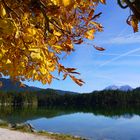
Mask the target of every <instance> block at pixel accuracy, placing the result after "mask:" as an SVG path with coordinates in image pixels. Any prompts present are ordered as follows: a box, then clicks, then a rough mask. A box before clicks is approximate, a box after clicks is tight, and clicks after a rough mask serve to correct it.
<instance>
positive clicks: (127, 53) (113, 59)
mask: <svg viewBox="0 0 140 140" xmlns="http://www.w3.org/2000/svg"><path fill="white" fill-rule="evenodd" d="M138 51H140V48H136V49H133V50H130V51H128V52H126V53H123V54H121V55H119V56H116V57H114V58H112V59H111V60H109V61H106V62H104V63H102V64H101V65H100V66H99V67H103V66H105V65H107V64H109V63H112V62H114V61H116V60H118V59H120V58H122V57H124V56H128V55H130V54H132V53H135V52H138Z"/></svg>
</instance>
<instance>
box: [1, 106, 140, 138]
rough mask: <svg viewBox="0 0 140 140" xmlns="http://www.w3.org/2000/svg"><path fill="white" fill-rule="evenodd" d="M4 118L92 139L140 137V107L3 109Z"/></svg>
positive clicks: (38, 128) (2, 118) (39, 128)
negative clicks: (116, 108) (88, 109)
mask: <svg viewBox="0 0 140 140" xmlns="http://www.w3.org/2000/svg"><path fill="white" fill-rule="evenodd" d="M0 112H1V114H0V119H1V120H6V121H8V122H16V123H21V122H29V123H31V124H32V125H33V126H34V127H35V128H36V129H37V130H47V131H50V132H55V133H64V134H71V135H78V136H82V137H85V138H88V139H89V140H140V116H139V114H140V111H139V110H135V109H134V110H130V109H129V110H123V109H121V110H113V109H112V110H104V109H101V110H99V109H95V110H92V111H91V110H90V111H87V110H84V111H81V110H79V111H78V110H74V109H51V108H49V109H47V108H40V109H35V108H33V109H32V108H30V109H27V108H26V109H12V108H11V109H10V108H8V109H4V108H3V109H1V110H0Z"/></svg>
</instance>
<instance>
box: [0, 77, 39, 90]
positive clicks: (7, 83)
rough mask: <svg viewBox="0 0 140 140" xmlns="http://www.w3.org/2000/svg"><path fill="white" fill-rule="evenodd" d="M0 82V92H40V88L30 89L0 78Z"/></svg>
mask: <svg viewBox="0 0 140 140" xmlns="http://www.w3.org/2000/svg"><path fill="white" fill-rule="evenodd" d="M0 82H1V83H2V86H0V91H5V92H8V91H16V92H22V91H38V90H41V88H37V87H30V86H28V85H24V87H21V86H20V84H21V83H20V82H15V81H12V80H11V79H5V78H0Z"/></svg>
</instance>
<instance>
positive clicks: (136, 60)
mask: <svg viewBox="0 0 140 140" xmlns="http://www.w3.org/2000/svg"><path fill="white" fill-rule="evenodd" d="M96 12H97V13H98V12H102V15H101V17H100V19H99V20H98V21H99V22H100V23H101V24H102V25H103V26H104V31H103V32H100V33H97V34H96V35H95V39H94V40H93V41H87V43H89V44H91V45H86V44H82V45H76V46H75V49H76V51H75V52H73V53H72V54H71V55H69V56H68V57H67V58H66V59H65V60H63V65H65V66H67V67H74V68H77V71H78V72H80V73H81V75H80V76H79V78H82V79H83V80H84V81H85V84H84V85H83V86H81V87H80V86H78V85H77V84H75V83H74V82H73V81H71V80H70V79H69V78H67V79H66V80H65V81H63V80H60V81H58V80H54V81H53V82H52V83H51V85H42V84H41V83H40V82H27V81H26V82H25V84H28V85H30V86H36V87H41V88H53V89H60V90H66V91H75V92H80V93H85V92H86V93H89V92H92V91H94V90H102V89H104V88H105V87H107V86H109V85H118V86H121V85H130V86H131V87H133V88H135V87H138V86H140V33H133V29H132V28H131V27H130V26H129V25H127V23H126V19H127V17H128V16H129V14H130V11H129V9H125V10H124V9H121V8H120V7H119V6H118V5H117V0H116V1H114V0H107V4H106V5H99V6H98V8H97V11H96ZM93 45H97V46H101V47H104V48H105V49H106V50H105V51H103V52H99V51H97V50H95V49H94V48H93Z"/></svg>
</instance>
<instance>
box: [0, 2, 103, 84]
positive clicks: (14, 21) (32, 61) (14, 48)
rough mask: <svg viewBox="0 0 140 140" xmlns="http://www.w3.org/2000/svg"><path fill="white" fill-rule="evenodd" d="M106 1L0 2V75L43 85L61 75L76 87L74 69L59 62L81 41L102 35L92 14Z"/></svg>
mask: <svg viewBox="0 0 140 140" xmlns="http://www.w3.org/2000/svg"><path fill="white" fill-rule="evenodd" d="M100 2H101V3H105V0H86V1H85V0H14V1H13V0H0V60H1V61H0V75H4V76H10V77H11V78H12V79H16V80H19V81H23V80H25V79H28V80H33V81H34V80H38V81H41V82H42V83H43V84H46V83H49V84H50V83H51V82H52V79H57V78H56V77H55V76H54V74H53V72H54V71H58V73H62V74H63V75H64V78H63V79H65V78H66V77H67V76H70V78H71V79H72V80H73V81H75V82H76V83H77V84H78V85H80V86H81V85H82V84H83V83H84V82H83V81H82V80H81V79H77V78H76V77H75V76H74V74H79V73H77V72H75V70H76V69H73V68H66V67H64V66H63V65H62V64H61V63H60V61H61V59H62V58H63V57H62V56H63V55H64V54H66V55H69V54H70V53H72V52H73V51H74V50H75V48H74V44H81V43H83V42H84V39H85V38H86V39H94V34H95V33H96V32H97V31H102V30H103V28H102V26H101V24H99V23H97V22H96V19H97V18H98V17H99V16H100V14H101V13H99V14H95V9H96V7H97V5H98V4H99V3H100Z"/></svg>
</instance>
